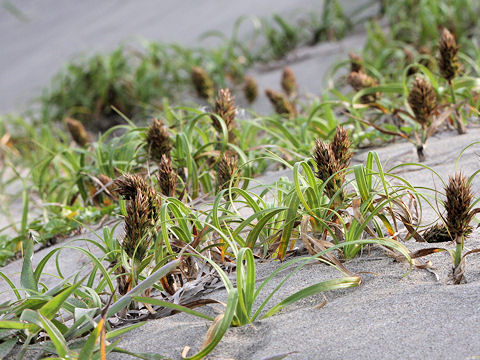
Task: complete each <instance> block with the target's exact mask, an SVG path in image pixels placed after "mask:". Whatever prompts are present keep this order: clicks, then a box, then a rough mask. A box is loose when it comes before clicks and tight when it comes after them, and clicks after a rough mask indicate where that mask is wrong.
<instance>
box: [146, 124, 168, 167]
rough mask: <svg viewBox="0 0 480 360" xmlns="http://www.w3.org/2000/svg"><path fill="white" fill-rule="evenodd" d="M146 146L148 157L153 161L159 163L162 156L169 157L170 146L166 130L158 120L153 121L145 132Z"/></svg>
mask: <svg viewBox="0 0 480 360" xmlns="http://www.w3.org/2000/svg"><path fill="white" fill-rule="evenodd" d="M146 140H147V146H148V151H149V154H150V157H151V159H152V160H154V161H157V162H158V161H160V159H161V158H162V155H164V154H165V155H167V156H168V157H169V156H170V151H171V150H172V145H171V141H170V136H169V135H168V129H167V127H166V126H164V125H163V123H162V121H161V120H159V119H153V122H152V124H151V125H150V127H149V128H148V131H147V137H146Z"/></svg>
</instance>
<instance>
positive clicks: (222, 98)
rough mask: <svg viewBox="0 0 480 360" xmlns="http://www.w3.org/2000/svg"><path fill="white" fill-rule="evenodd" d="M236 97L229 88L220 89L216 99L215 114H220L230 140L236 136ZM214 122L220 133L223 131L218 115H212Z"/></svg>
mask: <svg viewBox="0 0 480 360" xmlns="http://www.w3.org/2000/svg"><path fill="white" fill-rule="evenodd" d="M235 112H236V110H235V97H233V96H232V94H231V93H230V90H229V89H220V90H219V91H218V97H217V99H216V100H215V114H216V115H218V116H220V117H221V118H222V119H223V121H224V122H225V125H226V126H227V130H228V139H229V141H230V142H232V141H233V139H234V138H235V133H234V129H235V128H236V124H235ZM211 119H212V124H213V127H214V128H215V130H217V132H218V133H219V134H221V133H222V126H221V124H220V121H219V120H218V119H217V117H216V116H213V115H212V116H211Z"/></svg>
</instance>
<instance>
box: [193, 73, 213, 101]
mask: <svg viewBox="0 0 480 360" xmlns="http://www.w3.org/2000/svg"><path fill="white" fill-rule="evenodd" d="M191 76H192V84H193V87H194V88H195V91H196V92H197V95H198V96H199V97H201V98H202V99H205V100H207V101H210V100H212V99H213V93H214V91H215V89H214V85H213V81H212V79H211V78H210V76H209V75H208V74H207V72H206V71H205V69H203V68H201V67H200V66H194V67H193V68H192V72H191Z"/></svg>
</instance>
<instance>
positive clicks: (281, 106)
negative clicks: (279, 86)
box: [265, 89, 296, 118]
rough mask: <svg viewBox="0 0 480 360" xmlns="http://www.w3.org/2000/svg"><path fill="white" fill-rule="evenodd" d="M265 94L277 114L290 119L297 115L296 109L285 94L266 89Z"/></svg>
mask: <svg viewBox="0 0 480 360" xmlns="http://www.w3.org/2000/svg"><path fill="white" fill-rule="evenodd" d="M265 94H266V95H267V97H268V100H270V103H271V104H272V106H273V108H274V110H275V112H276V113H277V114H280V115H284V116H287V117H289V118H291V117H294V116H295V115H296V110H295V107H294V106H293V104H292V103H291V102H290V101H289V100H288V99H287V97H286V96H285V95H284V94H282V93H281V92H279V91H275V90H272V89H266V90H265Z"/></svg>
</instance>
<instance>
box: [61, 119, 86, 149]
mask: <svg viewBox="0 0 480 360" xmlns="http://www.w3.org/2000/svg"><path fill="white" fill-rule="evenodd" d="M65 124H66V125H67V130H68V132H69V133H70V135H71V136H72V139H73V141H75V143H77V145H78V146H81V147H85V146H87V145H88V144H89V143H90V142H91V139H90V135H89V134H88V132H87V130H86V129H85V126H83V124H82V123H81V122H80V121H78V120H76V119H73V118H66V119H65Z"/></svg>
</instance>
